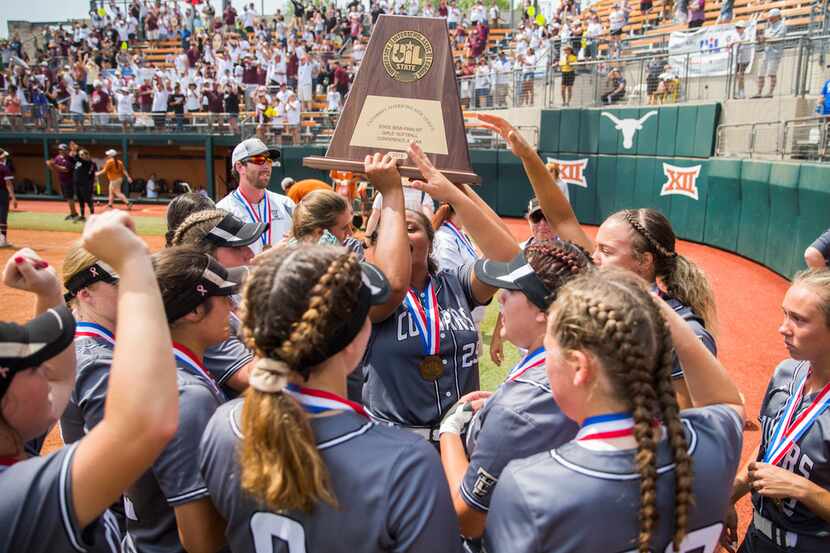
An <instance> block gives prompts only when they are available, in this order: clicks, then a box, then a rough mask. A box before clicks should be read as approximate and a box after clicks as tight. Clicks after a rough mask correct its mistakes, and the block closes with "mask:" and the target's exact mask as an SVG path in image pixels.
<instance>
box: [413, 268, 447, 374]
mask: <svg viewBox="0 0 830 553" xmlns="http://www.w3.org/2000/svg"><path fill="white" fill-rule="evenodd" d="M422 297H423V299H424V301H423V302H422V301H421V300H420V299H419V297H418V294H417V292H416V291H415V290H414V289H412V288H410V289H409V290H408V291H407V292H406V297H405V298H404V300H403V304H404V306H405V307H406V310H407V311H408V312H409V315H410V316H411V317H412V319H413V320H414V321H415V326H416V327H417V328H418V335H419V336H420V337H421V343H423V345H424V355H425V356H426V357H424V359H422V360H421V364H420V365H419V367H418V369H419V371H420V373H421V378H423V379H424V380H427V381H429V382H433V381H435V380H438V379H439V378H440V377H441V374H443V372H444V362H443V361H442V360H441V357H439V356H438V352H439V351H440V350H441V319H440V310H439V307H438V296H437V295H436V294H435V287H434V286H433V285H432V278H430V279H429V280H428V281H427V285H426V288H424V293H423V296H422Z"/></svg>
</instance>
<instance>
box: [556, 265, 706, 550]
mask: <svg viewBox="0 0 830 553" xmlns="http://www.w3.org/2000/svg"><path fill="white" fill-rule="evenodd" d="M549 332H550V333H551V335H552V336H554V337H555V338H556V340H557V342H558V343H559V345H560V347H561V348H562V349H563V350H582V351H587V352H590V353H591V354H592V355H593V356H595V357H596V358H597V359H598V360H599V362H600V364H601V365H602V368H603V372H604V373H605V374H606V375H607V377H608V379H609V381H610V382H611V385H612V387H613V393H614V395H615V396H616V398H617V399H618V400H620V401H623V402H625V403H626V404H627V406H628V408H629V409H631V410H632V411H633V416H634V438H635V439H636V441H637V453H636V456H635V462H636V465H637V469H638V471H639V473H640V513H639V520H640V534H639V537H638V550H639V551H640V553H647V552H648V551H650V549H649V545H650V543H651V538H652V534H653V533H654V530H655V528H656V526H657V518H658V513H657V491H656V487H657V476H658V475H657V452H656V449H657V443H658V442H659V439H660V430H659V428H655V427H654V426H653V424H652V422H653V421H654V420H655V419H656V418H659V419H661V420H662V422H663V424H665V426H666V429H667V431H668V442H669V444H670V447H671V449H672V451H673V457H674V462H675V465H676V467H675V471H674V476H675V500H674V517H675V518H674V536H673V543H674V547H675V550H677V549H678V548H679V546H680V542H681V541H683V537H684V536H685V535H686V531H687V526H688V522H689V512H690V509H691V506H692V503H693V500H694V497H693V494H692V460H691V457H690V456H689V453H688V449H687V447H688V444H687V442H686V435H685V434H684V432H683V424H682V422H681V420H680V417H679V415H678V406H677V398H676V397H675V394H674V388H673V386H672V378H671V371H672V366H673V360H672V351H673V345H672V341H671V335H670V334H669V330H668V327H667V325H666V322H665V320H664V319H663V317H662V315H661V313H660V310H659V308H658V306H657V305H656V303H655V300H654V299H653V298H652V297H651V295H650V294H649V292H648V290H646V288H645V286H644V283H643V281H642V280H641V279H640V278H639V277H637V276H636V275H634V274H632V273H630V272H627V271H623V270H619V269H610V270H602V271H596V272H589V273H587V274H585V275H581V276H578V277H575V278H574V279H573V280H571V281H569V282H568V283H566V284H565V285H564V286H563V287H562V288H561V289H560V290H559V295H558V298H557V300H556V302H555V303H554V304H553V306H552V307H551V310H550V317H549Z"/></svg>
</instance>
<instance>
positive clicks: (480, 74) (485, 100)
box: [475, 56, 492, 108]
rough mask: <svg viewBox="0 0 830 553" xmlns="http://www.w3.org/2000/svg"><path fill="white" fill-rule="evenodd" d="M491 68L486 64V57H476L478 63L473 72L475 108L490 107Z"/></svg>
mask: <svg viewBox="0 0 830 553" xmlns="http://www.w3.org/2000/svg"><path fill="white" fill-rule="evenodd" d="M491 76H492V69H491V68H490V66H489V65H488V64H487V58H485V57H484V56H482V57H480V58H479V59H478V65H477V66H476V72H475V97H476V103H475V106H476V107H477V108H485V107H490V104H491V97H490V85H491Z"/></svg>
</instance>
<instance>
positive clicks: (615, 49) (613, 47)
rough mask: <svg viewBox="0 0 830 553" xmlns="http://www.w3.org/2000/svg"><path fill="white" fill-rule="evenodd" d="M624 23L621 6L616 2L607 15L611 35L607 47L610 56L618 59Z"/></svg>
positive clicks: (623, 12)
mask: <svg viewBox="0 0 830 553" xmlns="http://www.w3.org/2000/svg"><path fill="white" fill-rule="evenodd" d="M625 23H626V15H625V11H624V10H623V7H622V4H621V3H619V2H617V3H616V4H614V7H613V8H612V9H611V13H610V14H609V15H608V27H609V34H610V35H611V44H610V45H609V50H610V56H611V57H612V58H613V57H617V58H619V57H620V56H621V55H622V43H621V42H620V39H621V38H622V34H623V28H624V27H625Z"/></svg>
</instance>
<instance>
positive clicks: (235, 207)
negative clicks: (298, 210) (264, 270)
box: [216, 190, 296, 254]
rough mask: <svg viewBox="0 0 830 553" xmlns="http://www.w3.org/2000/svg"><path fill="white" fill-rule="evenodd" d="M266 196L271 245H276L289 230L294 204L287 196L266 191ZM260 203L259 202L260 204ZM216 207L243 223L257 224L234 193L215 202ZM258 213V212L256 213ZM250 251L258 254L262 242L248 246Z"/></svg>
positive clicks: (256, 207) (255, 206) (257, 241)
mask: <svg viewBox="0 0 830 553" xmlns="http://www.w3.org/2000/svg"><path fill="white" fill-rule="evenodd" d="M266 194H268V201H269V203H270V205H271V231H270V239H271V242H270V243H271V244H272V245H276V244H279V243H280V241H282V239H283V237H284V236H285V234H286V233H288V232H289V231H290V230H291V225H292V216H293V214H294V207H296V206H295V205H294V202H293V201H291V198H289V197H287V196H283V195H281V194H277V193H275V192H271V191H270V190H267V191H266ZM260 203H261V202H260ZM216 207H217V208H219V209H224V210H225V211H230V212H231V213H233V214H234V215H236V216H237V217H239V218H240V219H242V220H243V221H246V222H249V223H255V222H257V221H256V220H255V219H254V218H253V217H252V216H251V214H250V212H249V211H248V208H247V207H246V206H245V205H244V204H243V203H242V201H240V200H239V197H238V196H237V195H236V193H233V192H232V193H230V194H228V195H227V196H225V197H224V198H222V199H221V200H219V202H217V204H216ZM253 208H254V209H255V210H259V208H260V204H256V205H254V206H253ZM257 213H259V211H257ZM267 235H268V233H267V232H266V240H267ZM249 247H250V248H251V251H253V252H254V254H258V253H259V252H261V251H262V241H261V240H256V241H255V242H253V243H252V244H251V245H250V246H249Z"/></svg>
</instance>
